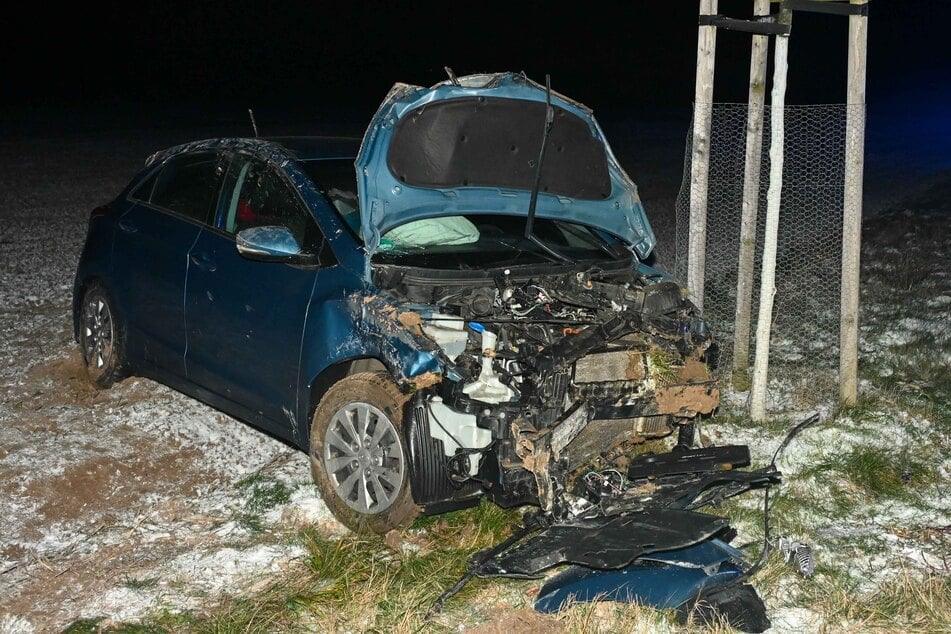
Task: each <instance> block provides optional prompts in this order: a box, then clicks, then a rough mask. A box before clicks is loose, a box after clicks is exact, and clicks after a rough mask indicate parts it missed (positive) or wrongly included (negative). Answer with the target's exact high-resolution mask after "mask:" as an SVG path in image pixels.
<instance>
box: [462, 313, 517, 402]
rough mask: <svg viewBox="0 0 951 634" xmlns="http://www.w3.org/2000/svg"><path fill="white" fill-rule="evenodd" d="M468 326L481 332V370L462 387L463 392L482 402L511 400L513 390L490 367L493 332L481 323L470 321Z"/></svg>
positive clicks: (493, 350) (492, 356) (492, 355)
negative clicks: (472, 379) (471, 380)
mask: <svg viewBox="0 0 951 634" xmlns="http://www.w3.org/2000/svg"><path fill="white" fill-rule="evenodd" d="M470 326H471V328H472V329H473V330H475V331H476V332H479V333H482V372H481V373H479V378H478V379H476V380H475V381H473V382H472V383H469V384H467V385H465V386H464V387H463V388H462V391H463V393H465V394H467V395H468V396H470V397H472V398H474V399H477V400H480V401H482V402H483V403H501V402H503V401H511V400H512V397H513V396H515V392H513V391H512V388H510V387H509V386H507V385H503V384H502V382H501V381H500V380H499V375H498V374H496V373H495V370H493V369H492V359H493V358H494V357H495V342H496V337H495V333H494V332H489V331H488V330H486V329H485V327H484V326H482V324H478V323H476V322H471V323H470Z"/></svg>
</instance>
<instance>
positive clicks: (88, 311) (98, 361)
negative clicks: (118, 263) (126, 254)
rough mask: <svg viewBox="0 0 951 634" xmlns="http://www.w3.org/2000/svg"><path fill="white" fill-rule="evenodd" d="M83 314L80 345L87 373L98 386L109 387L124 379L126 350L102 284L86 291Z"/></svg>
mask: <svg viewBox="0 0 951 634" xmlns="http://www.w3.org/2000/svg"><path fill="white" fill-rule="evenodd" d="M80 311H81V312H80V316H79V346H80V349H81V351H82V355H83V366H84V367H85V368H86V374H87V375H88V376H89V379H90V380H91V381H92V382H93V383H95V384H96V386H97V387H100V388H107V387H110V386H111V385H112V384H113V383H115V382H116V381H117V380H119V379H121V378H122V376H123V371H124V363H125V357H124V352H125V351H124V350H123V345H122V339H121V337H120V336H119V332H120V331H119V323H118V319H117V316H116V311H115V308H114V307H113V305H112V301H111V300H110V299H109V295H108V293H106V289H105V288H104V287H103V286H102V285H101V284H99V283H97V282H96V283H93V284H91V285H90V286H89V287H88V288H87V289H86V292H85V293H84V294H83V301H82V305H81V308H80Z"/></svg>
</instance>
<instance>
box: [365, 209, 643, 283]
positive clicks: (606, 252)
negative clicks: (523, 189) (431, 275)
mask: <svg viewBox="0 0 951 634" xmlns="http://www.w3.org/2000/svg"><path fill="white" fill-rule="evenodd" d="M524 231H525V218H524V217H523V216H513V215H499V214H466V215H458V216H441V217H436V218H427V219H424V220H416V221H414V222H409V223H406V224H405V225H401V226H399V227H396V228H395V229H392V230H390V231H388V232H387V233H386V234H385V235H384V236H383V237H382V239H381V240H380V248H379V250H378V251H377V252H376V253H375V254H374V255H373V262H374V263H379V264H397V265H400V266H416V267H421V268H430V269H449V270H453V269H456V270H460V269H462V270H464V269H475V268H490V267H499V266H519V265H526V264H539V263H546V262H560V261H564V260H571V261H576V262H577V261H589V260H617V259H621V258H624V257H630V252H629V251H628V250H627V249H626V248H625V247H624V244H623V243H622V242H621V241H620V240H619V239H617V238H615V237H613V236H610V235H608V234H606V233H604V232H601V231H597V230H595V229H591V228H589V227H586V226H584V225H580V224H577V223H573V222H567V221H564V220H551V219H547V218H538V219H536V221H535V229H534V232H533V233H534V236H535V237H536V238H537V239H538V240H539V241H540V242H542V243H543V244H544V246H546V247H548V248H549V249H551V251H554V252H555V253H556V254H557V255H558V256H561V258H557V257H554V255H553V254H552V253H550V252H548V251H547V250H546V249H545V248H543V247H542V246H540V245H538V244H536V243H534V242H532V241H531V240H528V239H526V238H525V235H524Z"/></svg>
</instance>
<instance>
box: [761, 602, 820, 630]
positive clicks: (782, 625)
mask: <svg viewBox="0 0 951 634" xmlns="http://www.w3.org/2000/svg"><path fill="white" fill-rule="evenodd" d="M769 620H770V622H771V623H772V624H773V626H772V627H771V628H770V629H769V630H768V631H769V632H774V633H775V634H786V633H789V634H800V633H801V632H819V631H821V630H822V624H823V623H822V616H821V615H819V614H818V613H817V612H815V611H813V610H810V609H809V608H792V607H786V608H779V609H777V610H773V611H772V612H771V613H770V614H769Z"/></svg>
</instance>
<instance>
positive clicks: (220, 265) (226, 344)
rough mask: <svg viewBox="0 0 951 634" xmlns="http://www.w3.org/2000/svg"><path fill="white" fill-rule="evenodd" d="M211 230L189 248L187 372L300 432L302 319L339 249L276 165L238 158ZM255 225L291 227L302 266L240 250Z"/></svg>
mask: <svg viewBox="0 0 951 634" xmlns="http://www.w3.org/2000/svg"><path fill="white" fill-rule="evenodd" d="M214 224H215V227H214V228H213V229H206V230H205V231H203V232H202V233H201V235H200V236H199V237H198V240H197V241H196V242H195V245H194V246H193V247H192V249H191V251H190V253H189V260H190V262H189V274H188V288H187V290H186V293H185V304H186V308H185V311H186V316H185V318H186V328H187V334H188V352H187V354H186V357H185V363H186V367H187V374H188V378H189V380H190V381H192V382H193V383H195V384H197V385H198V386H200V387H202V388H204V389H207V390H209V391H210V392H212V393H213V394H214V395H215V396H217V397H218V398H219V399H224V400H225V401H227V402H228V404H231V405H237V406H238V410H237V411H239V412H240V414H242V415H243V416H244V417H246V418H249V419H251V420H252V421H254V422H256V423H258V424H260V425H262V426H264V427H266V428H268V429H270V430H271V431H273V432H274V433H276V434H278V435H280V436H283V437H286V438H290V437H293V436H295V435H296V434H297V427H298V421H297V420H296V418H295V416H296V407H297V386H298V369H299V366H300V349H301V335H302V332H303V329H304V320H305V317H306V315H307V310H308V306H309V304H310V300H311V296H312V294H313V290H314V285H315V283H316V280H317V274H318V271H319V270H320V268H321V266H325V265H327V264H328V258H332V255H331V252H330V249H329V247H327V246H326V241H325V240H324V238H323V236H322V235H321V233H320V230H319V229H318V227H317V224H316V222H315V221H314V218H313V217H312V216H311V214H310V212H309V211H308V210H307V208H306V206H305V205H304V203H303V201H302V200H301V198H300V196H299V195H298V194H297V191H296V189H295V188H294V187H293V186H292V185H291V184H290V183H289V182H288V181H287V179H286V178H285V177H284V176H283V173H282V172H281V171H280V170H278V169H277V168H276V167H275V166H273V165H271V164H269V163H267V162H265V161H263V160H261V159H258V158H255V157H252V156H249V155H246V154H235V155H234V156H233V158H232V161H231V164H230V167H229V169H228V174H227V177H226V179H225V187H224V190H223V193H222V197H221V203H220V205H219V211H218V218H217V219H216V222H215V223H214ZM256 226H281V227H285V228H287V229H289V230H290V231H291V233H292V234H293V235H294V237H295V239H296V240H297V242H298V244H300V245H301V248H302V251H304V252H311V253H315V254H318V255H319V257H318V259H317V263H316V264H314V265H308V266H302V265H295V264H290V263H283V262H267V261H259V260H254V259H248V258H246V257H244V256H242V255H241V254H240V253H239V252H238V250H237V248H236V245H235V236H236V235H237V234H238V233H239V232H240V231H242V230H244V229H248V228H252V227H256Z"/></svg>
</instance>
